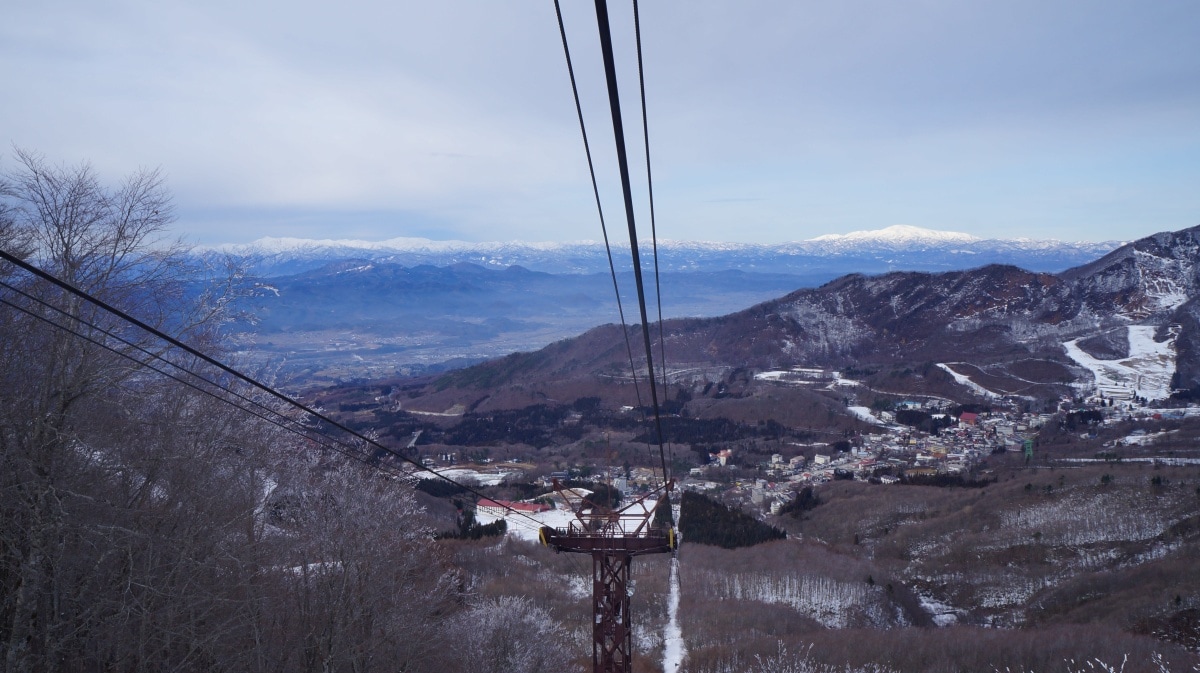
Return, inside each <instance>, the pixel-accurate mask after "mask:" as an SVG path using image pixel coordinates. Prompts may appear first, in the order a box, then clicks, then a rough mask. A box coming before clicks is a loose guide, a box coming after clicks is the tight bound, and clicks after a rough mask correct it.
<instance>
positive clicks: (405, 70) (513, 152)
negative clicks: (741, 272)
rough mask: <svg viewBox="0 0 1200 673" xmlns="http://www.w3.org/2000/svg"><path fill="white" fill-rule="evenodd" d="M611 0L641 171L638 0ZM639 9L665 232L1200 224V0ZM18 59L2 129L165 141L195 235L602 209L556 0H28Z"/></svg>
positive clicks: (608, 172) (606, 160) (595, 80)
mask: <svg viewBox="0 0 1200 673" xmlns="http://www.w3.org/2000/svg"><path fill="white" fill-rule="evenodd" d="M587 4H588V3H564V10H565V11H566V13H567V14H566V20H567V26H568V31H569V33H570V36H571V44H572V50H573V56H574V57H575V59H576V64H575V65H576V73H577V75H578V76H579V79H580V85H581V94H582V96H583V106H584V109H585V111H586V113H587V122H588V129H589V135H590V137H591V140H592V148H593V152H594V158H595V161H596V167H597V172H598V175H599V177H600V179H601V182H602V185H601V186H602V190H603V192H602V195H603V197H604V202H603V203H604V208H605V211H606V213H607V214H608V215H609V218H610V220H612V219H613V218H620V216H621V215H622V212H623V208H622V205H621V203H620V201H619V189H618V187H617V184H616V167H615V160H614V158H613V151H612V140H611V123H610V121H609V120H608V119H607V100H606V98H605V94H604V87H603V82H602V76H601V73H600V69H599V63H598V55H597V54H598V48H597V39H596V35H595V26H594V15H593V14H592V11H591V9H590V8H589V7H588V6H587ZM612 11H613V15H614V20H613V24H614V29H615V30H616V31H617V33H618V34H617V41H618V45H617V48H618V65H619V67H620V68H621V78H622V97H623V103H624V106H625V109H626V115H627V118H626V128H627V130H628V133H629V134H630V142H631V143H634V144H633V145H632V146H631V154H632V156H633V157H634V161H633V170H634V171H635V179H636V180H637V181H638V184H639V185H641V182H642V181H643V180H644V169H643V168H642V158H641V154H640V152H641V150H640V145H637V144H636V143H638V142H640V128H641V124H640V119H638V118H637V116H636V114H637V113H636V110H637V101H638V92H637V89H636V79H635V73H636V71H635V63H634V61H633V58H632V54H633V51H632V30H631V26H630V16H629V9H628V7H626V6H624V5H623V4H618V3H614V4H613V8H612ZM642 18H643V37H644V48H645V53H646V77H647V99H648V105H649V110H650V133H651V142H652V152H653V160H654V173H655V190H656V197H658V198H659V199H660V200H661V201H660V203H659V206H660V207H659V209H658V213H657V214H658V216H659V222H660V224H661V225H662V226H664V227H674V228H675V229H674V230H670V231H669V235H670V236H671V237H672V238H691V237H695V238H708V239H720V238H736V239H739V240H748V241H771V240H785V239H792V238H809V237H812V236H815V235H819V234H823V233H830V232H836V231H849V230H855V229H873V228H879V227H881V226H886V225H888V224H893V223H895V222H897V221H907V222H913V223H917V224H920V225H922V226H930V227H935V228H936V227H938V226H944V227H947V228H959V229H964V230H966V228H964V227H962V226H961V224H962V223H963V222H966V223H968V225H969V227H976V229H975V230H972V233H976V234H979V235H983V236H995V235H998V234H999V233H1002V232H1008V231H1012V232H1013V233H1014V235H1016V234H1023V235H1037V234H1038V232H1039V231H1044V230H1045V228H1046V227H1052V228H1054V227H1056V228H1057V230H1059V231H1058V233H1057V234H1056V235H1059V236H1060V237H1063V238H1079V237H1080V235H1075V236H1071V235H1066V236H1063V235H1061V230H1068V233H1069V230H1071V229H1080V228H1083V227H1087V228H1088V229H1089V230H1091V229H1094V226H1093V225H1092V224H1091V223H1093V222H1096V221H1101V220H1102V221H1103V222H1105V223H1106V224H1105V226H1107V227H1110V228H1112V229H1114V231H1104V232H1097V233H1096V236H1097V237H1099V238H1133V237H1135V236H1136V235H1140V234H1142V233H1149V231H1154V230H1161V229H1172V228H1180V227H1182V226H1188V225H1190V224H1195V219H1196V217H1195V215H1194V213H1195V212H1197V210H1200V196H1197V195H1196V190H1195V189H1194V184H1196V179H1197V178H1200V167H1197V165H1196V164H1195V162H1187V161H1179V160H1178V159H1177V156H1178V154H1177V153H1178V152H1182V153H1184V154H1187V153H1193V154H1192V156H1194V152H1195V150H1197V149H1200V125H1198V124H1196V123H1195V121H1196V115H1197V112H1198V111H1200V46H1197V41H1196V40H1195V39H1194V35H1195V33H1196V31H1197V29H1200V7H1197V6H1196V5H1194V4H1193V3H1157V4H1154V5H1145V4H1144V3H1136V2H1088V3H1083V2H1080V3H1049V4H1047V3H1043V2H1032V1H1024V0H1019V1H1017V2H1012V3H1003V4H997V5H978V4H968V3H950V2H935V1H929V2H920V3H906V4H896V3H891V2H884V1H882V0H852V1H850V2H844V3H826V4H817V3H794V2H782V1H778V2H768V1H763V2H757V3H752V4H750V5H745V4H735V3H727V2H719V1H717V0H697V1H696V2H689V3H652V4H647V5H645V6H644V7H642ZM0 68H3V69H4V72H5V73H6V80H8V82H7V83H8V85H9V86H8V90H9V91H10V92H12V93H11V94H10V95H9V96H7V97H6V104H5V105H4V106H2V107H0V129H4V130H5V131H6V132H7V134H8V137H7V138H6V140H9V141H11V142H14V143H16V144H18V145H21V146H24V147H29V148H31V149H36V150H38V151H41V152H44V153H45V154H47V155H48V156H50V157H53V158H55V159H58V160H61V161H65V162H73V161H78V160H82V159H88V160H91V161H93V162H94V163H95V164H96V166H97V167H98V168H99V169H100V170H101V171H102V172H104V173H105V174H107V175H112V176H119V175H121V174H123V173H126V172H128V171H130V170H133V169H134V168H136V167H138V166H143V165H159V166H162V167H163V168H164V170H165V171H166V172H167V174H168V175H169V176H170V178H171V185H172V188H173V189H174V191H175V193H176V194H177V197H178V201H179V202H180V206H181V212H182V213H183V214H184V216H185V219H184V220H182V221H181V223H180V226H181V227H183V228H184V229H187V228H189V227H194V228H197V229H199V230H200V231H198V232H196V233H198V234H200V235H203V236H215V235H231V236H235V235H236V236H241V237H243V238H244V239H249V238H255V237H257V236H258V235H267V234H268V233H274V234H276V235H278V233H279V232H277V231H273V230H274V229H277V228H279V227H284V226H289V224H288V223H291V224H292V225H294V226H299V225H297V224H296V223H297V222H298V221H299V220H298V219H297V217H296V213H301V212H311V213H314V214H320V216H319V217H313V218H307V219H305V218H301V219H304V222H305V223H306V224H305V225H304V226H305V227H308V228H316V227H318V226H320V225H318V224H317V221H318V220H321V221H327V222H328V224H326V225H324V226H327V227H330V228H333V229H334V230H332V231H330V232H328V235H335V234H337V233H338V232H337V231H336V227H338V226H354V227H356V228H357V229H358V230H359V231H361V232H363V233H362V234H361V235H363V236H364V237H368V238H369V237H370V228H371V226H372V225H371V224H370V223H372V222H376V223H378V224H377V225H375V226H378V227H380V229H379V232H380V235H381V236H394V235H398V233H397V232H396V231H394V228H395V227H409V226H411V227H414V228H419V229H421V231H422V232H425V233H423V234H422V235H429V236H431V237H433V238H438V236H437V235H436V232H437V231H438V228H439V227H444V232H445V233H446V236H445V237H446V238H466V239H476V240H478V239H482V238H493V239H494V238H532V239H543V240H549V239H558V240H563V239H571V238H580V237H588V238H595V237H596V235H597V233H598V232H597V230H598V224H597V222H596V220H597V217H596V214H595V206H594V203H593V201H592V195H591V188H590V184H589V182H588V178H587V167H586V163H585V162H584V157H583V151H582V143H581V140H580V138H579V132H578V127H577V125H576V120H575V113H574V107H573V103H572V102H571V100H570V89H569V85H568V81H567V77H566V72H565V64H564V61H563V56H562V50H561V44H560V42H559V38H558V35H557V26H556V23H555V19H554V16H553V10H552V8H551V7H550V6H549V5H548V4H542V3H489V2H475V3H460V2H451V3H417V2H410V1H401V2H389V3H383V2H374V1H366V0H351V1H348V2H345V3H338V4H336V5H334V4H330V3H318V2H307V1H303V2H289V3H282V2H274V1H272V2H256V3H234V2H231V1H226V0H214V1H212V2H206V3H185V2H179V1H170V0H166V1H162V2H144V1H133V0H126V1H124V2H120V1H118V2H113V3H88V2H83V1H82V0H44V1H43V2H38V3H18V4H17V5H14V6H13V7H11V8H7V9H6V17H5V21H4V22H3V24H2V25H0ZM1121 166H1126V167H1127V169H1125V170H1121V168H1120V167H1121ZM1100 167H1104V170H1100ZM1147 171H1149V173H1152V174H1153V175H1154V178H1155V179H1154V181H1153V182H1152V183H1151V181H1148V180H1145V179H1143V177H1142V176H1144V175H1146V174H1147ZM1131 185H1133V186H1132V187H1131ZM637 190H638V194H639V204H641V205H640V206H639V214H640V215H641V217H643V218H645V217H646V214H645V213H644V212H642V211H644V210H645V207H644V200H645V187H644V185H641V186H638V187H637ZM1115 194H1119V195H1121V198H1120V199H1118V200H1117V201H1116V202H1114V196H1113V195H1115ZM746 195H749V196H746ZM1039 209H1040V210H1039ZM193 213H194V214H197V215H196V216H195V217H196V219H194V220H188V219H187V218H189V217H192V215H190V214H193ZM200 213H204V215H203V216H200V215H199V214H200ZM220 213H225V214H226V216H228V217H230V218H231V219H232V220H236V221H237V224H236V225H235V224H234V223H233V222H232V221H230V222H224V223H223V221H222V220H221V219H220V216H219V214H220ZM234 213H237V215H236V216H235V215H234ZM273 213H274V215H272V214H273ZM1141 213H1146V214H1148V215H1147V216H1146V217H1141V216H1140V214H1141ZM255 218H259V219H255ZM339 222H340V223H341V224H340V225H339ZM612 226H623V222H621V221H613V222H612ZM255 227H258V228H260V229H261V230H262V231H261V232H260V231H254V229H255ZM969 227H967V228H969ZM1121 227H1125V228H1126V229H1130V230H1129V231H1116V229H1120V228H1121ZM1138 227H1141V229H1140V230H1136V231H1135V230H1133V229H1136V228H1138ZM267 230H272V231H270V232H268V231H267ZM224 232H228V234H225V233H224ZM430 232H433V235H431V234H430ZM581 232H582V233H583V235H582V236H581V235H580V233H581ZM400 233H403V232H400ZM502 234H503V235H502Z"/></svg>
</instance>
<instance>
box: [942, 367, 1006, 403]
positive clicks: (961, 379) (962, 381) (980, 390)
mask: <svg viewBox="0 0 1200 673" xmlns="http://www.w3.org/2000/svg"><path fill="white" fill-rule="evenodd" d="M938 367H940V368H941V369H943V370H944V371H945V372H946V373H947V374H949V375H950V376H952V377H954V380H955V382H957V383H958V384H959V385H963V386H966V387H968V388H970V389H971V390H973V391H975V392H976V393H977V394H979V395H982V396H984V397H986V398H988V399H993V400H994V399H999V398H1000V395H997V394H996V393H993V392H992V391H990V390H988V389H987V388H984V387H983V386H981V385H979V384H978V383H975V382H974V381H972V380H971V378H970V377H969V376H965V375H963V374H959V373H958V372H956V371H954V370H953V369H951V368H950V365H948V364H946V363H944V362H939V363H938Z"/></svg>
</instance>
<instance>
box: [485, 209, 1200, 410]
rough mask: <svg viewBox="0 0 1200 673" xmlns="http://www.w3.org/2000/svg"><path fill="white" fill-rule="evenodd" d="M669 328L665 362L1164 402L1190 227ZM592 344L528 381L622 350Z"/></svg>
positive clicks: (1194, 307) (1177, 364) (1197, 369)
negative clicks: (1032, 265) (1104, 247)
mask: <svg viewBox="0 0 1200 673" xmlns="http://www.w3.org/2000/svg"><path fill="white" fill-rule="evenodd" d="M666 331H667V333H668V334H669V335H670V337H669V338H668V339H667V344H666V348H667V358H668V360H669V361H673V362H688V363H699V364H697V366H700V364H703V365H706V366H712V365H716V366H727V367H747V366H748V367H751V368H763V369H779V368H787V367H790V366H803V367H818V368H822V367H823V368H834V369H837V368H843V367H864V366H867V367H871V366H876V367H879V366H882V367H891V366H894V365H898V364H902V363H907V366H910V367H911V366H914V365H918V364H921V363H925V364H929V365H932V364H933V363H942V364H943V365H944V366H943V367H941V368H936V367H935V368H933V370H940V371H943V372H945V373H944V374H937V373H936V371H933V370H930V371H932V372H933V374H936V375H937V376H941V377H943V378H946V380H949V377H954V378H955V379H956V380H957V379H959V378H961V379H964V380H970V382H971V383H972V384H973V385H978V386H979V387H980V388H982V389H986V390H987V391H988V394H989V395H994V396H997V397H998V396H1016V397H1027V398H1030V399H1047V398H1051V397H1055V396H1057V395H1061V394H1065V393H1071V392H1072V391H1073V390H1075V391H1083V390H1085V389H1086V390H1091V391H1093V392H1096V391H1099V392H1101V393H1104V394H1106V396H1108V397H1112V396H1115V395H1124V396H1129V397H1132V396H1139V397H1145V398H1149V399H1156V398H1162V397H1166V396H1167V395H1169V394H1170V391H1171V390H1172V389H1173V388H1192V387H1196V386H1200V227H1194V228H1191V229H1185V230H1183V231H1179V232H1171V233H1162V234H1156V235H1154V236H1150V237H1147V238H1144V239H1141V240H1138V241H1136V242H1134V243H1130V244H1128V245H1125V246H1122V247H1120V248H1119V249H1117V250H1115V251H1113V252H1111V253H1109V254H1108V255H1106V256H1104V257H1103V258H1101V259H1099V260H1096V261H1094V262H1091V263H1089V264H1086V265H1083V266H1079V267H1076V268H1073V269H1070V270H1068V271H1066V272H1063V273H1060V274H1053V273H1045V272H1035V271H1029V270H1026V269H1021V268H1017V267H1015V266H1010V265H989V266H985V267H981V268H976V269H971V270H966V271H951V272H944V273H921V272H892V273H886V274H882V275H865V274H851V275H848V276H844V277H841V278H838V279H836V280H834V281H831V282H829V283H827V284H825V285H823V286H821V287H818V288H814V289H803V290H798V291H796V292H793V293H791V294H789V295H787V296H785V297H782V298H780V299H776V300H772V301H767V302H764V303H761V304H758V305H756V306H754V307H751V308H749V309H746V310H744V311H740V312H738V313H734V314H731V315H728V316H724V317H721V318H711V319H702V320H687V321H673V322H669V323H668V325H667V326H666ZM599 339H600V337H599V336H597V335H591V336H588V335H585V336H584V337H580V340H579V342H578V343H579V344H580V345H579V346H578V348H574V347H565V346H563V345H562V344H558V345H556V346H557V348H556V350H555V357H554V358H545V357H543V358H541V359H540V360H537V362H538V365H537V368H536V371H530V372H527V373H526V375H528V376H533V377H536V378H538V379H543V380H544V379H552V378H554V377H555V376H556V375H557V373H556V372H554V371H553V367H555V366H556V365H555V363H556V362H560V361H561V362H569V363H570V367H571V369H572V371H575V372H578V371H581V370H585V369H588V370H590V371H593V372H601V371H605V369H606V368H615V366H616V365H618V364H619V356H620V355H621V354H622V352H621V351H619V349H611V350H609V349H605V348H601V347H599V346H598V340H599ZM610 360H611V362H610ZM584 363H588V364H584ZM512 364H513V363H511V362H510V363H508V365H509V367H510V370H514V369H515V368H513V367H512ZM581 365H582V366H581ZM960 383H961V381H960ZM1072 386H1074V388H1072Z"/></svg>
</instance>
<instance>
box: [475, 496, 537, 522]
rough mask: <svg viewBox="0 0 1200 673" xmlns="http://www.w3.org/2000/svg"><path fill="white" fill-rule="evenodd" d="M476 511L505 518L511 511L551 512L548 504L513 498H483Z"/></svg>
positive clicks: (527, 512)
mask: <svg viewBox="0 0 1200 673" xmlns="http://www.w3.org/2000/svg"><path fill="white" fill-rule="evenodd" d="M476 511H477V512H478V513H479V514H488V515H491V516H494V517H496V518H498V519H502V518H504V515H505V514H508V513H509V512H520V513H522V514H538V513H539V512H549V511H550V507H549V506H548V505H542V504H538V503H532V502H513V501H511V500H488V499H487V498H483V499H481V500H480V501H479V504H478V505H477V506H476Z"/></svg>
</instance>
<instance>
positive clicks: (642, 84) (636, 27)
mask: <svg viewBox="0 0 1200 673" xmlns="http://www.w3.org/2000/svg"><path fill="white" fill-rule="evenodd" d="M640 16H641V15H640V14H639V12H638V0H633V37H634V43H635V44H636V45H637V64H638V91H639V92H640V93H641V98H642V141H643V144H644V145H645V148H646V193H647V196H648V198H649V202H650V244H651V246H653V248H652V249H653V252H654V297H655V298H656V299H657V303H658V366H659V368H660V369H661V370H662V387H663V395H666V394H667V391H668V390H669V389H668V388H667V340H666V337H664V336H663V310H662V281H661V279H660V277H659V273H658V225H657V224H656V222H655V218H654V174H653V173H652V172H651V171H650V121H649V118H648V116H649V115H648V113H647V111H646V75H645V72H644V69H643V67H642V21H641V18H640ZM667 446H668V448H669V449H670V452H671V460H672V461H674V460H675V450H674V448H673V447H671V443H670V442H667ZM663 479H664V480H665V479H667V475H665V474H664V475H663Z"/></svg>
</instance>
